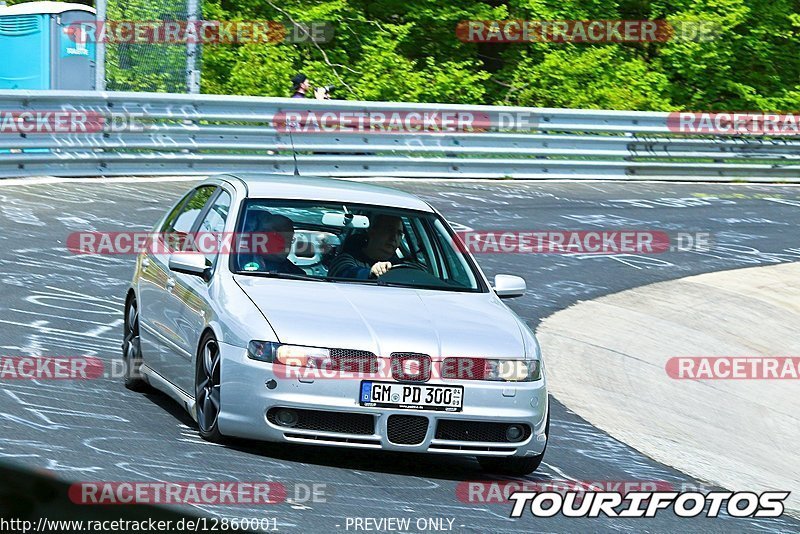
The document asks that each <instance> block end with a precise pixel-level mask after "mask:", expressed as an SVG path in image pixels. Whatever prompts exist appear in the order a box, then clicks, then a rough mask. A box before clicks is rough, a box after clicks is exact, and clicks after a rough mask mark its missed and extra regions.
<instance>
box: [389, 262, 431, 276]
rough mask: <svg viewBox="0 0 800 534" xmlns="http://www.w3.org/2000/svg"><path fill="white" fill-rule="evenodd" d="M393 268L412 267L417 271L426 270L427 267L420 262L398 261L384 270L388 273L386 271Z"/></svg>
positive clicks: (390, 270)
mask: <svg viewBox="0 0 800 534" xmlns="http://www.w3.org/2000/svg"><path fill="white" fill-rule="evenodd" d="M395 269H414V270H417V271H424V272H428V269H426V268H425V266H424V265H422V264H421V263H419V262H416V261H404V262H402V263H398V264H396V265H392V268H391V269H389V270H388V271H386V273H387V274H388V273H390V272H392V271H393V270H395Z"/></svg>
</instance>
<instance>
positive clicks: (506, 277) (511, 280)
mask: <svg viewBox="0 0 800 534" xmlns="http://www.w3.org/2000/svg"><path fill="white" fill-rule="evenodd" d="M526 289H527V286H526V285H525V279H524V278H520V277H519V276H513V275H510V274H498V275H496V276H495V277H494V292H495V293H497V296H498V297H500V298H501V299H509V298H514V297H521V296H522V295H524V294H525V290H526Z"/></svg>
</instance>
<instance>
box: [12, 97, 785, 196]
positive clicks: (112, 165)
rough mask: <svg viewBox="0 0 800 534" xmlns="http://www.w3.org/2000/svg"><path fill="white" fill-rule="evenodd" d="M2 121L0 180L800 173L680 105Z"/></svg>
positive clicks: (200, 100)
mask: <svg viewBox="0 0 800 534" xmlns="http://www.w3.org/2000/svg"><path fill="white" fill-rule="evenodd" d="M23 111H28V112H41V113H46V112H55V111H82V112H91V113H92V115H93V116H94V117H103V118H104V119H105V120H106V121H107V123H108V124H112V125H113V122H114V121H115V120H116V119H119V118H125V117H127V118H132V119H133V122H134V123H135V126H136V127H134V128H130V127H128V126H130V125H128V126H124V127H122V128H121V129H120V131H117V129H115V128H112V127H105V128H100V129H99V130H98V131H95V132H90V133H69V132H50V133H34V132H31V133H14V131H13V130H14V128H13V127H12V128H8V126H9V124H8V123H7V121H8V117H12V116H15V114H19V113H20V112H23ZM288 112H295V114H297V113H300V114H305V113H308V112H313V113H315V114H316V115H317V116H319V115H321V114H322V113H324V112H329V113H335V114H339V115H340V116H348V114H349V115H350V116H352V115H356V116H360V117H370V116H376V114H379V113H383V114H384V115H387V116H388V115H391V114H392V113H397V114H400V115H402V116H406V117H407V116H409V114H413V113H417V114H428V115H429V116H435V115H436V114H437V113H438V114H445V113H450V114H453V113H455V114H459V115H460V116H461V115H464V116H466V115H470V116H473V118H476V117H477V118H476V120H475V124H478V125H479V126H480V127H479V128H476V129H472V130H470V131H464V130H463V129H461V130H447V129H439V130H437V131H435V132H429V131H425V132H419V131H416V132H414V131H395V130H384V131H372V130H369V129H361V130H357V131H342V130H335V131H325V132H322V133H320V131H319V130H316V131H312V132H309V131H307V130H309V128H306V126H307V124H305V123H304V121H301V124H299V125H298V123H297V122H294V123H292V125H293V126H292V127H289V128H287V127H286V125H285V124H284V123H281V121H282V120H285V118H286V113H288ZM501 114H503V117H506V118H508V117H524V118H525V120H526V121H527V122H523V121H516V122H513V123H511V122H509V121H508V120H505V119H503V120H501V118H500V115H501ZM303 116H305V115H303ZM481 117H482V119H481ZM0 118H4V120H5V121H6V122H5V123H4V122H3V120H0V177H13V176H39V175H48V176H97V175H159V174H161V175H175V174H208V173H215V172H233V171H260V172H278V173H287V174H291V173H293V172H294V165H295V157H296V162H297V167H298V170H299V172H300V174H308V175H322V176H338V177H343V176H352V177H356V176H388V177H445V178H447V177H463V178H582V179H591V178H602V179H648V180H653V179H672V180H692V179H696V180H703V181H712V180H719V181H730V180H747V181H770V182H800V140H796V139H794V138H792V137H791V136H787V137H786V138H766V137H763V136H742V135H738V136H732V135H727V136H722V135H719V136H710V135H696V134H695V135H686V134H677V133H675V132H674V131H673V130H674V128H670V123H668V119H669V114H668V113H651V112H631V111H603V110H573V109H546V108H521V107H497V106H461V105H447V104H411V103H389V102H351V101H335V100H328V101H317V100H305V99H303V100H300V99H286V98H260V97H233V96H220V95H174V94H151V93H111V92H109V93H102V92H83V91H0ZM4 124H5V127H4ZM107 126H108V125H107ZM298 126H299V128H297V127H298ZM9 130H11V131H9ZM287 130H295V131H294V132H293V133H291V134H290V133H289V132H288V131H287ZM311 130H314V129H313V128H311ZM293 150H294V156H293V154H292V152H293Z"/></svg>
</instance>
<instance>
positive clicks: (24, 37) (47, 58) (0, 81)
mask: <svg viewBox="0 0 800 534" xmlns="http://www.w3.org/2000/svg"><path fill="white" fill-rule="evenodd" d="M95 20H96V17H95V10H94V9H93V8H91V7H88V6H84V5H82V4H69V3H65V2H28V3H24V4H16V5H13V6H10V7H2V6H0V58H2V60H0V89H78V90H93V89H94V88H95V43H94V32H93V30H92V26H93V25H94V22H95ZM82 23H83V24H82ZM76 28H86V31H87V32H88V34H89V35H90V36H91V37H88V38H85V39H82V38H77V39H76V38H74V37H71V35H72V34H73V30H75V29H76Z"/></svg>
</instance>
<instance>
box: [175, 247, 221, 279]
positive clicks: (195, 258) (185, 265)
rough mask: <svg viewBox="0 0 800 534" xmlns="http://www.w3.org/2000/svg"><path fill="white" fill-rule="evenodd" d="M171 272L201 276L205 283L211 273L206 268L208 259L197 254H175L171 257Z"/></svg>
mask: <svg viewBox="0 0 800 534" xmlns="http://www.w3.org/2000/svg"><path fill="white" fill-rule="evenodd" d="M169 270H170V271H175V272H176V273H183V274H191V275H194V276H199V277H201V278H202V279H203V280H205V281H208V278H209V274H210V273H211V270H210V269H209V267H208V266H206V257H205V256H204V255H202V254H197V253H185V254H173V255H172V256H170V257H169Z"/></svg>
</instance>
